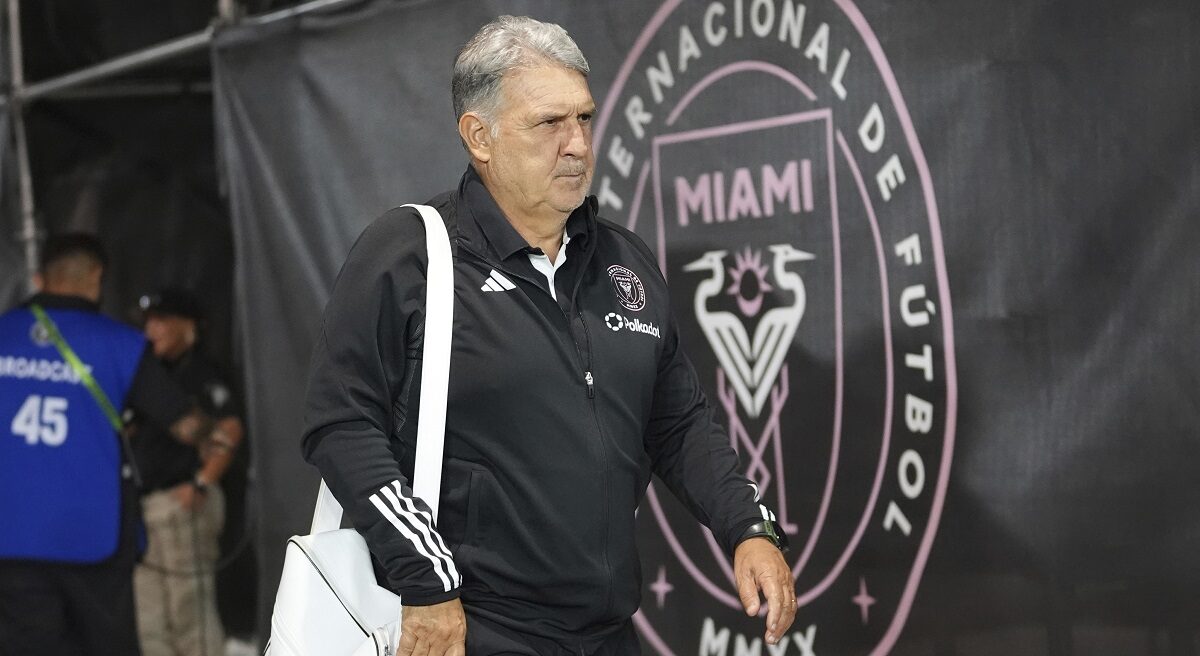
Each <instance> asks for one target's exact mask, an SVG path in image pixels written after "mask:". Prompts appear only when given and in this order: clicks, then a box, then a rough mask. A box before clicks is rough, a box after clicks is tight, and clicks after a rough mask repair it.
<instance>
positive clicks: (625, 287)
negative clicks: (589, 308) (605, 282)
mask: <svg viewBox="0 0 1200 656" xmlns="http://www.w3.org/2000/svg"><path fill="white" fill-rule="evenodd" d="M608 277H609V278H611V279H612V284H613V290H614V291H616V293H617V301H618V302H619V303H620V304H621V307H623V308H625V309H626V310H629V311H631V312H637V311H638V310H640V309H642V308H644V307H646V288H645V287H642V281H641V280H640V279H639V278H638V277H637V274H635V273H634V272H632V271H630V270H629V269H626V268H625V267H623V266H620V265H618V264H614V265H612V266H610V267H608Z"/></svg>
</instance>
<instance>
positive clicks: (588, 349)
mask: <svg viewBox="0 0 1200 656" xmlns="http://www.w3.org/2000/svg"><path fill="white" fill-rule="evenodd" d="M458 247H459V249H460V250H462V251H464V252H466V253H469V254H471V255H473V256H475V257H476V258H477V259H479V261H481V262H483V263H484V264H486V265H488V266H490V267H492V268H494V269H496V270H498V271H501V272H503V273H504V274H506V275H510V276H512V277H514V278H518V279H520V280H524V281H525V282H527V283H530V284H532V285H534V286H535V287H537V288H538V289H541V285H539V284H538V283H537V282H535V281H533V280H531V279H529V278H528V277H527V276H525V275H523V274H520V273H515V272H513V271H510V270H509V269H507V268H505V267H504V266H503V265H501V264H498V263H494V262H491V261H489V260H488V258H486V257H484V256H483V255H481V254H480V253H478V252H476V251H474V250H472V249H471V248H469V247H467V246H466V245H464V244H463V243H462V242H461V241H460V242H459V243H458ZM589 259H590V258H589ZM582 282H583V272H582V270H581V271H580V275H579V277H578V278H576V280H575V285H574V287H573V288H572V289H571V306H572V307H574V308H575V311H576V313H577V314H578V315H579V324H580V325H581V326H583V336H584V349H583V350H584V352H583V353H581V352H580V347H579V344H578V343H577V342H576V343H575V357H576V358H578V359H579V365H580V369H581V370H582V371H583V382H584V384H585V385H586V387H587V398H588V405H589V406H590V407H591V410H592V420H593V422H595V424H596V438H597V440H598V441H599V447H600V458H601V460H602V461H603V462H604V501H605V503H604V544H603V550H602V552H601V553H602V554H603V555H604V569H605V570H607V572H608V576H607V580H608V594H607V595H606V605H605V613H606V614H607V613H611V612H612V605H613V586H612V562H611V561H610V560H609V558H608V532H609V526H610V525H611V523H612V517H611V513H610V512H609V505H610V504H611V503H612V490H611V489H610V488H609V486H610V485H611V481H610V478H611V476H610V470H609V466H608V451H607V450H606V449H605V440H604V429H603V428H601V426H600V412H599V411H598V410H597V409H596V384H595V383H596V380H595V378H594V377H593V376H592V336H591V332H590V331H588V327H587V322H586V321H584V319H583V311H582V310H580V309H579V308H578V306H577V305H576V304H575V299H576V298H577V296H578V295H579V286H580V285H581V284H582ZM551 298H552V299H553V296H551ZM554 304H555V305H558V301H557V300H555V301H554ZM559 310H560V311H562V313H563V319H564V320H565V321H566V324H567V332H568V334H569V335H570V337H571V341H572V342H575V336H574V334H573V331H572V330H571V317H570V315H568V314H567V312H566V310H562V306H559ZM585 354H586V360H585V358H584V356H585Z"/></svg>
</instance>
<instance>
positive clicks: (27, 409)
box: [10, 394, 69, 446]
mask: <svg viewBox="0 0 1200 656" xmlns="http://www.w3.org/2000/svg"><path fill="white" fill-rule="evenodd" d="M10 428H11V429H12V432H13V435H21V436H24V437H25V443H26V444H29V445H31V446H32V445H36V444H37V443H38V442H39V441H40V442H42V443H43V444H45V445H46V446H59V445H61V444H62V443H63V442H65V441H66V439H67V430H68V429H69V425H68V424H67V400H66V399H64V398H60V397H57V396H37V395H36V394H35V395H32V396H30V397H29V398H27V399H25V403H22V404H21V409H20V410H18V411H17V415H16V416H15V417H13V420H12V426H11V427H10Z"/></svg>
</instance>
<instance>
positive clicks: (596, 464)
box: [304, 168, 763, 641]
mask: <svg viewBox="0 0 1200 656" xmlns="http://www.w3.org/2000/svg"><path fill="white" fill-rule="evenodd" d="M428 204H429V205H431V206H433V207H434V208H435V209H437V210H438V212H439V213H440V214H441V216H442V218H443V219H444V220H445V222H446V227H447V230H448V232H449V234H450V241H451V245H452V249H453V252H454V256H455V257H454V277H455V282H454V293H455V304H454V336H453V351H452V357H451V364H450V389H449V406H448V416H447V421H446V445H445V466H444V469H443V477H442V498H441V513H440V516H439V518H438V523H437V527H436V529H435V528H434V527H433V526H432V525H431V522H430V521H429V516H428V512H427V511H428V507H427V506H426V505H425V504H424V503H423V502H422V501H420V500H419V499H414V498H412V496H411V495H412V490H411V489H410V487H409V480H410V478H411V474H412V468H413V459H414V452H415V451H414V450H415V443H416V442H415V435H416V425H417V401H418V399H419V389H418V388H419V382H420V365H421V362H420V358H421V339H422V328H423V312H422V308H423V305H424V300H423V299H424V295H425V285H424V280H425V273H424V271H425V265H426V261H427V258H426V255H425V235H424V228H423V227H422V224H421V221H420V219H419V218H418V216H417V213H416V211H415V210H411V209H408V208H398V209H395V210H392V211H390V212H388V213H386V214H384V215H383V216H382V217H380V218H379V219H377V220H376V221H374V222H373V223H372V224H371V225H370V226H369V227H368V228H367V229H366V230H365V231H364V232H363V234H362V235H361V236H360V237H359V239H358V241H357V242H356V243H355V245H354V247H353V248H352V249H351V251H350V254H349V256H348V257H347V259H346V263H345V265H344V266H343V268H342V271H341V273H340V274H339V276H338V280H337V283H336V285H335V286H334V290H333V295H332V297H331V298H330V300H329V304H328V306H327V307H326V309H325V315H324V325H323V328H322V331H321V334H320V336H319V338H318V341H317V346H316V349H315V352H314V354H313V360H312V367H311V373H310V380H309V387H308V392H307V400H306V408H305V410H306V412H305V424H306V429H305V435H304V456H305V458H306V459H307V460H308V461H309V462H310V463H312V464H314V465H316V466H317V468H318V469H319V470H320V472H321V475H322V476H323V477H324V478H325V480H326V481H327V483H328V484H329V486H330V488H331V489H332V491H333V493H334V495H335V496H336V497H337V498H338V500H339V501H340V502H341V504H342V506H343V507H344V508H345V510H346V512H347V514H348V516H349V517H350V519H351V521H352V522H353V525H354V526H355V527H356V528H357V529H358V531H359V532H360V533H362V535H363V537H364V538H365V539H366V541H367V544H368V545H369V547H370V550H371V553H372V554H373V556H374V557H375V558H376V559H377V560H378V564H379V565H381V566H382V569H383V571H385V572H386V575H387V582H386V584H387V585H388V586H390V587H391V588H392V589H393V590H395V591H396V592H397V593H399V594H400V595H401V597H402V598H403V600H404V603H405V604H408V605H428V604H433V603H437V602H441V601H446V600H449V599H452V598H454V597H456V596H460V595H461V599H462V601H463V603H464V605H466V606H467V607H468V608H469V610H470V612H473V613H477V614H479V615H481V616H484V617H486V618H488V619H492V620H493V621H496V622H498V623H501V624H502V625H505V626H508V627H511V628H513V629H515V630H518V631H524V632H527V633H533V634H536V635H542V636H546V637H549V638H556V639H562V640H565V639H568V638H571V639H573V640H584V641H590V640H600V639H603V637H604V636H605V635H607V634H608V633H610V632H611V631H613V630H615V629H617V628H619V627H621V625H622V624H623V623H624V622H625V621H626V620H627V619H628V618H629V617H630V616H631V615H632V614H633V613H634V612H635V611H636V610H637V608H638V604H639V600H640V590H641V574H640V571H639V563H638V553H637V549H636V546H635V544H634V510H635V509H636V508H637V507H638V503H639V502H640V501H641V499H642V496H643V494H644V493H645V491H646V485H647V484H648V482H649V479H650V474H651V472H653V473H655V474H657V475H658V476H659V477H660V478H661V479H662V480H663V482H665V483H666V485H667V486H668V487H669V488H670V489H671V491H672V492H674V493H675V495H676V496H677V497H679V498H680V499H681V500H682V501H683V503H684V504H686V506H687V507H688V508H689V509H690V510H691V512H692V514H693V515H695V517H696V518H697V519H698V520H699V521H701V522H702V523H704V524H705V525H707V526H708V527H710V528H711V529H712V531H713V534H714V535H715V536H716V538H717V540H718V541H719V542H720V543H721V544H723V545H724V547H725V549H726V550H728V551H729V552H730V553H732V551H733V549H734V547H735V546H736V541H737V539H738V537H739V536H740V535H741V534H742V532H743V531H744V530H745V529H747V528H748V527H749V526H750V525H751V524H754V523H755V522H758V521H761V520H762V516H763V515H762V510H760V507H759V505H758V503H757V501H756V499H755V491H754V489H753V488H752V487H751V485H750V484H749V481H748V480H747V479H746V478H744V477H743V476H742V475H741V474H740V473H738V471H739V468H738V458H737V454H736V453H735V452H734V451H733V450H732V448H731V447H730V444H729V438H728V437H727V435H726V433H725V431H724V430H723V429H722V428H721V427H719V426H718V425H717V424H716V423H715V422H714V421H713V419H712V413H711V410H710V408H709V406H708V402H707V400H706V399H705V396H704V394H703V392H702V391H701V388H700V384H699V381H698V380H697V377H696V373H695V371H694V369H693V368H692V366H691V364H690V363H689V362H688V360H687V358H686V357H685V356H684V353H683V351H682V350H681V349H680V347H679V339H678V333H677V331H676V327H675V322H674V320H673V319H672V317H671V310H670V304H669V301H668V297H667V286H666V282H665V280H664V279H663V277H662V275H661V274H660V273H659V271H658V268H657V266H656V265H655V261H654V257H653V256H652V255H651V253H650V251H649V249H648V248H647V247H646V245H645V244H644V243H642V241H641V240H640V239H638V238H637V237H636V236H634V235H633V234H632V233H631V232H629V231H628V230H625V229H624V228H622V227H619V226H617V225H615V224H613V223H611V222H609V221H606V220H603V219H598V218H597V216H596V208H597V203H596V199H595V198H594V197H589V198H588V199H587V200H586V201H585V202H584V204H583V205H582V206H580V208H579V209H577V210H576V211H575V212H574V213H572V214H571V216H570V218H569V219H568V221H567V233H568V235H570V236H571V240H570V243H569V244H568V245H567V249H568V250H567V261H566V262H565V263H564V264H563V267H562V268H561V269H559V271H558V273H557V274H556V278H555V283H556V284H555V287H556V291H557V295H558V301H557V302H556V301H555V299H554V298H552V297H551V295H550V292H549V287H548V286H547V282H546V278H545V277H544V276H543V275H542V274H541V273H538V272H537V271H536V270H535V269H534V268H533V266H532V265H531V264H530V262H529V258H528V253H530V252H531V249H530V247H529V246H528V244H527V243H526V242H525V241H524V240H523V239H522V238H521V237H520V235H519V234H518V233H517V232H516V230H515V229H514V228H513V227H512V226H511V225H510V224H509V223H508V221H507V219H506V218H505V217H504V215H503V214H502V213H501V211H500V209H499V207H498V206H497V205H496V203H495V201H494V200H493V199H492V197H491V195H490V194H489V193H488V191H487V190H486V188H485V187H484V186H483V183H482V181H481V180H480V178H479V176H478V175H477V174H476V172H475V171H474V169H473V168H468V170H467V172H466V174H465V175H464V176H463V178H462V181H461V183H460V185H459V188H458V189H457V190H454V191H451V192H447V193H444V194H442V195H440V196H438V197H437V198H435V199H433V200H432V201H430V202H429V203H428ZM622 268H623V269H624V270H626V271H627V272H629V273H632V277H630V276H628V275H625V273H624V272H622V270H621V269H622ZM610 270H611V271H612V273H610ZM489 280H490V281H491V282H490V283H489ZM621 283H624V285H625V287H624V289H625V291H624V292H623V293H624V296H623V297H622V295H621V293H620V292H619V291H618V285H619V284H621ZM639 286H640V287H641V288H642V292H641V294H639V292H638V290H637V287H639ZM643 297H644V298H643ZM622 298H624V300H625V302H626V304H627V306H626V305H622V303H621V300H622ZM639 299H642V300H644V304H643V305H642V307H640V308H639V309H630V307H637V306H638V305H639Z"/></svg>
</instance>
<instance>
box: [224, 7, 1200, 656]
mask: <svg viewBox="0 0 1200 656" xmlns="http://www.w3.org/2000/svg"><path fill="white" fill-rule="evenodd" d="M502 13H512V14H529V15H533V16H535V17H538V18H541V19H543V20H549V21H553V22H557V23H560V24H562V25H563V26H564V27H566V28H567V30H568V31H569V32H571V34H572V35H573V36H574V37H575V38H576V40H577V41H578V43H579V45H580V46H581V48H582V49H583V51H584V53H585V54H586V55H587V56H588V58H589V61H590V63H591V66H592V73H591V76H590V78H589V81H590V84H591V89H592V93H593V95H594V96H595V98H596V99H597V102H598V103H599V104H600V107H601V109H600V112H599V114H598V116H597V121H596V125H595V130H596V131H595V143H594V148H595V150H596V159H597V172H596V177H595V183H594V187H593V192H594V193H597V194H598V195H599V196H600V199H601V203H602V213H603V214H605V215H606V216H608V217H609V218H611V219H613V220H615V221H617V222H619V223H622V224H625V225H628V226H630V227H632V228H633V229H634V230H635V231H636V232H637V233H638V234H639V235H641V236H642V237H643V238H644V239H646V241H647V243H648V244H649V245H650V246H651V248H652V249H653V250H654V251H655V253H656V254H657V255H658V256H659V262H660V266H661V267H662V268H663V270H664V273H665V274H666V275H667V276H668V279H669V280H670V282H671V285H672V290H673V295H674V300H673V303H674V310H675V313H676V315H677V317H679V319H680V321H681V323H682V324H683V325H684V339H685V344H686V345H687V347H688V349H689V352H690V354H691V355H692V358H693V359H694V360H695V362H696V365H697V369H698V371H699V373H700V375H701V378H702V380H704V381H705V383H706V384H707V385H708V386H709V389H708V393H709V396H710V399H711V401H712V403H713V405H714V406H715V407H716V408H717V411H718V415H719V416H720V418H721V421H722V423H724V424H725V425H726V426H727V427H729V428H730V430H731V433H732V436H733V437H732V439H733V441H734V443H735V446H737V447H738V448H739V450H740V451H741V453H742V457H743V461H744V464H745V465H746V467H747V472H748V473H749V474H751V475H752V476H753V477H754V478H756V479H757V480H758V481H759V483H760V485H761V486H762V488H763V492H764V496H765V499H766V501H767V502H769V503H771V504H772V505H773V506H775V507H776V508H777V510H780V511H781V514H782V511H783V510H784V507H786V515H785V519H786V520H787V522H788V526H789V527H790V532H791V536H790V537H791V541H792V543H793V545H794V548H793V551H792V553H791V554H790V555H789V561H790V562H792V563H793V564H794V565H795V567H796V571H797V572H798V574H797V580H798V591H799V592H800V593H801V599H802V603H803V605H802V608H801V609H800V612H799V614H798V616H797V621H796V625H795V626H794V627H793V629H792V633H791V634H790V635H789V636H788V642H787V646H786V647H784V650H785V651H783V652H780V653H797V654H799V653H808V652H806V651H805V650H806V649H808V650H811V652H813V653H888V652H890V653H897V654H930V653H937V654H978V653H1001V652H1009V653H1022V654H1054V655H1059V654H1073V653H1079V654H1168V653H1169V654H1194V653H1196V651H1197V648H1198V647H1200V640H1198V635H1197V626H1198V624H1197V620H1196V618H1197V617H1200V595H1197V594H1196V589H1197V586H1198V585H1200V556H1198V555H1197V553H1198V549H1197V547H1198V546H1200V514H1198V513H1197V511H1196V509H1197V508H1200V486H1197V485H1196V483H1195V481H1196V473H1197V471H1198V469H1197V464H1196V463H1197V462H1200V440H1198V439H1197V426H1200V402H1198V401H1200V397H1198V395H1197V392H1196V390H1197V383H1198V381H1197V372H1198V371H1200V367H1198V366H1197V365H1198V364H1200V356H1198V355H1197V349H1196V343H1197V342H1196V338H1195V337H1194V336H1193V334H1194V332H1195V331H1194V329H1193V327H1192V323H1194V321H1195V320H1196V318H1197V317H1198V316H1200V312H1198V309H1200V307H1198V306H1200V258H1197V256H1196V254H1195V252H1194V251H1195V250H1196V248H1197V247H1198V246H1200V223H1198V222H1197V221H1196V220H1195V218H1196V216H1197V214H1198V210H1200V163H1198V162H1200V159H1198V158H1197V153H1198V152H1200V114H1198V113H1197V112H1196V107H1197V106H1200V68H1198V67H1200V64H1198V62H1200V40H1197V38H1196V35H1197V34H1200V9H1198V6H1197V5H1196V4H1195V3H1193V2H1188V1H1187V0H1159V1H1157V2H1150V3H1127V2H1118V1H1115V0H1104V1H1102V2H1088V3H1084V2H1079V1H1075V0H1071V1H1069V2H1053V3H1051V2H1033V1H1029V0H1025V1H1019V2H1009V3H994V2H984V1H982V0H962V1H960V2H953V3H945V2H930V1H919V2H909V3H899V4H897V3H890V2H883V1H881V0H859V1H858V2H857V3H855V2H852V1H851V0H806V1H804V2H795V1H792V0H779V1H775V0H772V1H767V0H724V1H717V2H680V1H679V0H670V1H668V2H666V3H662V4H660V3H657V2H655V3H637V2H623V3H587V4H584V3H570V4H568V3H554V2H483V3H479V2H465V1H454V2H439V3H432V2H366V3H361V4H358V5H354V6H352V7H351V8H349V9H346V10H344V11H339V12H334V13H327V14H322V15H309V16H305V17H303V18H293V19H290V20H287V21H283V22H275V23H271V24H253V23H248V24H243V25H241V26H238V27H235V28H231V29H226V30H223V31H222V32H221V33H220V34H219V35H218V37H217V40H216V43H215V46H214V52H213V57H214V69H215V73H214V74H215V87H216V89H215V94H216V98H215V102H216V114H217V134H218V147H219V152H220V159H221V163H222V165H223V170H224V175H225V178H226V181H227V184H228V189H229V195H230V202H231V207H232V216H233V224H234V241H235V244H236V260H237V262H236V273H235V288H236V316H237V317H238V319H237V327H236V332H237V334H238V336H239V338H240V344H241V360H242V361H243V363H244V369H245V377H246V393H247V399H246V400H247V407H248V411H249V419H250V430H251V433H252V434H253V435H254V436H255V438H256V450H255V460H256V469H257V475H258V490H259V498H258V500H257V503H258V509H259V511H260V515H261V517H262V522H261V524H260V527H259V534H258V540H259V551H260V557H261V561H260V562H261V564H262V567H261V574H260V589H261V590H262V594H261V598H262V599H261V602H262V603H261V604H260V623H259V626H260V627H262V628H263V631H266V630H267V627H268V626H269V625H268V624H267V623H266V618H267V617H268V616H269V611H270V604H271V602H272V601H273V595H274V589H275V586H276V584H277V583H278V576H279V568H280V565H281V562H282V553H283V547H284V543H285V541H286V539H287V538H288V536H290V535H292V534H296V533H302V532H304V531H306V530H307V526H308V521H309V518H310V516H311V510H312V501H313V500H314V499H315V494H316V489H317V476H316V472H315V470H313V469H312V468H310V467H309V466H308V465H306V464H305V463H304V462H303V461H302V459H301V457H300V453H299V440H300V432H301V426H302V399H303V393H304V381H305V378H306V367H307V361H308V357H309V353H310V351H311V349H312V346H313V340H314V338H315V335H316V334H317V330H318V329H319V326H320V323H319V322H320V314H321V311H322V308H323V305H324V303H325V301H326V299H327V297H328V293H329V290H330V289H331V287H332V284H333V281H334V278H335V276H336V275H337V272H338V268H339V266H340V264H341V262H342V260H343V258H344V257H345V254H346V252H347V251H348V249H349V247H350V244H351V243H352V242H353V240H354V238H355V237H356V236H357V235H358V233H359V232H360V231H361V230H362V229H363V228H364V227H365V226H366V225H367V223H368V222H370V221H371V220H372V219H373V218H375V217H377V216H378V215H380V214H382V213H383V212H384V211H386V210H387V209H388V208H390V207H394V206H397V205H400V204H403V203H409V202H421V201H424V200H426V199H428V198H430V197H432V196H433V195H435V194H436V193H438V192H440V191H442V190H445V189H448V188H450V187H451V186H453V185H454V184H455V183H456V181H457V179H458V176H459V175H460V174H461V172H462V170H463V169H464V167H465V165H466V161H467V160H466V156H465V154H464V152H463V151H462V150H461V147H460V145H459V143H458V139H457V135H456V133H455V127H454V119H453V116H452V111H451V107H450V99H449V76H450V65H451V62H452V60H453V57H454V54H455V53H456V51H457V49H458V48H459V47H460V46H461V44H462V43H463V42H465V40H466V39H467V38H468V37H469V36H470V35H471V34H473V33H474V31H475V30H476V29H477V28H478V27H479V26H480V25H481V24H483V23H484V22H486V21H487V20H488V19H489V18H491V17H493V16H495V15H498V14H502ZM797 253H801V254H799V255H798V254H797ZM718 280H719V282H720V283H721V284H720V287H719V288H718V287H717V286H716V285H715V282H716V281H718ZM706 284H707V286H706ZM705 289H712V290H716V291H714V292H712V293H711V294H710V293H709V292H706V291H704V290H705ZM801 290H803V291H801ZM614 309H615V312H616V314H620V315H621V317H622V318H623V319H624V318H627V319H630V320H632V319H634V318H636V317H635V316H634V315H632V314H631V313H628V312H625V314H629V315H630V316H628V317H625V314H622V312H624V311H621V310H620V309H619V307H617V306H616V305H614ZM719 321H730V322H733V323H731V324H730V325H734V326H735V328H734V330H735V332H736V331H737V330H740V331H741V332H740V334H741V335H743V336H744V337H743V338H744V339H745V340H746V341H745V342H744V344H745V346H744V347H739V346H737V344H734V346H730V345H729V344H725V345H724V346H722V343H720V342H718V341H714V340H712V339H710V335H711V330H710V329H711V328H712V327H713V326H715V325H716V323H717V322H719ZM614 325H616V326H617V327H616V328H613V329H614V330H623V329H625V327H626V325H625V323H624V322H623V321H618V320H616V319H614ZM610 327H611V326H610ZM772 335H774V336H775V337H772ZM776 337H777V338H778V339H775V338H776ZM773 339H774V341H772V340H773ZM638 521H639V524H640V531H641V536H642V541H641V544H642V547H643V553H642V559H643V576H644V583H645V587H644V596H643V604H642V612H641V613H640V615H639V618H638V626H639V630H640V631H641V635H642V637H643V640H644V644H645V645H646V648H647V651H648V652H649V653H662V654H668V653H676V654H684V653H701V654H730V655H732V654H742V653H768V651H767V649H766V646H765V645H762V644H761V643H755V642H754V641H755V640H756V636H760V635H761V628H760V627H759V621H757V620H751V619H747V618H745V617H744V616H743V614H742V613H740V612H739V611H738V610H736V609H735V608H734V607H733V606H734V604H733V603H730V599H731V597H730V595H731V591H732V589H733V588H732V587H731V585H730V584H729V581H728V578H727V572H726V568H727V567H728V564H727V563H726V562H725V561H724V560H723V558H722V557H721V556H720V555H719V554H716V553H714V552H713V549H712V548H711V547H710V544H709V538H708V537H707V536H706V535H705V532H704V531H701V530H699V529H697V528H695V526H694V523H692V522H690V520H688V519H687V518H686V516H685V513H684V512H683V511H682V508H681V506H680V505H679V504H678V503H676V502H675V501H674V499H672V498H670V495H669V493H667V492H666V490H665V488H662V487H661V486H660V485H659V484H658V483H655V484H653V485H652V488H651V492H650V495H649V496H648V497H647V500H646V502H645V503H643V505H642V507H641V509H640V511H639V515H638ZM770 653H775V652H774V651H772V652H770Z"/></svg>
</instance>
